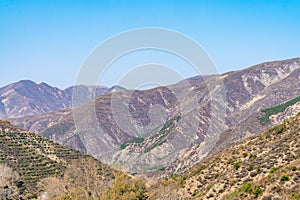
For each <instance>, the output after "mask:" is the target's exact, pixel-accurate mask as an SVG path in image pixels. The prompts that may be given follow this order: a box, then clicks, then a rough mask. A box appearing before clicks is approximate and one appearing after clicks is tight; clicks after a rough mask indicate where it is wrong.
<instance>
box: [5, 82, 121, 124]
mask: <svg viewBox="0 0 300 200" xmlns="http://www.w3.org/2000/svg"><path fill="white" fill-rule="evenodd" d="M75 88H76V92H77V97H78V98H77V99H76V100H77V101H76V105H75V106H80V105H83V104H85V103H87V102H89V101H91V100H93V99H94V98H95V97H97V96H100V95H102V94H104V93H108V92H112V91H118V90H123V89H124V88H122V87H120V86H113V87H111V88H107V87H104V86H85V85H77V86H71V87H69V88H66V89H64V90H61V89H59V88H56V87H52V86H50V85H48V84H46V83H39V84H37V83H35V82H33V81H30V80H22V81H19V82H16V83H12V84H10V85H7V86H5V87H2V88H0V119H6V118H16V117H22V116H26V115H37V114H43V113H48V112H51V111H56V110H61V109H64V108H71V107H72V106H73V104H72V98H73V91H74V89H75Z"/></svg>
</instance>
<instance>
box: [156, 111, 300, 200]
mask: <svg viewBox="0 0 300 200" xmlns="http://www.w3.org/2000/svg"><path fill="white" fill-rule="evenodd" d="M299 136H300V114H298V115H297V116H295V117H292V118H290V119H289V120H287V121H285V122H284V123H282V124H280V125H278V126H275V127H273V128H271V129H269V130H268V131H265V132H264V133H262V134H260V135H257V136H253V137H251V138H248V139H246V140H243V141H241V142H239V143H237V144H235V145H233V146H231V147H229V148H227V149H225V150H223V151H221V152H219V153H217V154H216V155H214V156H212V157H211V158H209V159H207V160H205V161H204V162H202V163H201V164H200V165H197V166H195V167H194V168H193V169H192V170H190V171H188V172H187V173H185V174H183V175H173V176H171V177H170V178H165V179H163V180H161V181H159V183H158V184H156V185H154V186H153V187H152V189H151V190H150V191H151V192H150V199H164V198H165V197H168V198H169V199H255V198H257V199H299V198H300V138H299ZM168 191H169V192H168Z"/></svg>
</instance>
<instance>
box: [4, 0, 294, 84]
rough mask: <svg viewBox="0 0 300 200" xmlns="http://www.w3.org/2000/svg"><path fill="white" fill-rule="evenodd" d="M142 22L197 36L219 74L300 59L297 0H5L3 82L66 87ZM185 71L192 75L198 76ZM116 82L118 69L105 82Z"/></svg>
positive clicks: (143, 25) (196, 39) (142, 23)
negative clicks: (89, 60) (103, 46)
mask: <svg viewBox="0 0 300 200" xmlns="http://www.w3.org/2000/svg"><path fill="white" fill-rule="evenodd" d="M142 27H162V28H167V29H172V30H175V31H178V32H181V33H183V34H185V35H187V36H189V37H191V38H193V39H194V40H195V41H197V42H198V43H199V44H200V45H201V46H202V47H203V48H204V49H205V50H206V51H207V53H208V54H209V56H210V57H211V58H212V60H213V61H214V63H215V64H216V65H217V69H218V70H219V72H226V71H230V70H236V69H241V68H246V67H248V66H251V65H254V64H257V63H260V62H263V61H271V60H280V59H288V58H293V57H300V39H299V35H300V1H297V0H295V1H279V0H277V1H276V0H273V1H259V0H257V1H255V0H253V1H248V0H244V1H232V0H226V1H225V0H224V1H217V0H216V1H208V0H207V1H201V0H198V1H104V0H103V1H93V0H88V1H87V0H82V1H80V0H70V1H68V0H61V1H60V0H49V1H43V0H40V1H37V0H36V1H34V0H27V1H23V0H0V66H1V79H0V87H2V86H4V85H7V84H9V83H11V82H15V81H18V80H21V79H31V80H33V81H36V82H42V81H43V82H47V83H49V84H50V85H53V86H57V87H60V88H66V87H68V86H70V85H72V84H74V82H75V79H76V76H77V74H78V72H79V70H80V66H81V64H82V62H83V61H84V60H85V58H86V57H87V56H88V55H89V53H90V52H91V51H92V50H93V49H94V48H95V47H96V46H97V45H99V44H100V43H101V42H102V41H104V40H105V39H107V38H109V37H111V36H113V35H116V34H118V33H120V32H123V31H126V30H130V29H134V28H142ZM150 54H151V53H150ZM145 55H147V54H145ZM145 55H144V56H145ZM150 57H151V56H150ZM121 68H122V66H121V65H119V66H118V65H116V66H115V69H114V70H115V71H119V70H120V71H122V70H121ZM181 70H183V72H182V73H183V74H184V76H185V77H188V76H192V75H193V71H192V70H188V69H186V70H185V69H181ZM118 75H119V74H118ZM115 82H116V79H115V77H113V74H112V75H107V77H106V79H105V80H103V82H101V84H104V85H113V84H115Z"/></svg>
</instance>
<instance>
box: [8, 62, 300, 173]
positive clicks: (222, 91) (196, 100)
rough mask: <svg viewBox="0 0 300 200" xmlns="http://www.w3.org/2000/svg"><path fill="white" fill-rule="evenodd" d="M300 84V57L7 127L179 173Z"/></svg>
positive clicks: (112, 97) (133, 167)
mask: <svg viewBox="0 0 300 200" xmlns="http://www.w3.org/2000/svg"><path fill="white" fill-rule="evenodd" d="M299 77H300V59H299V58H296V59H290V60H284V61H275V62H267V63H262V64H259V65H256V66H253V67H250V68H247V69H244V70H239V71H233V72H228V73H225V74H222V75H220V76H203V77H193V78H190V79H187V80H184V81H182V82H179V83H177V84H175V85H170V86H165V87H158V88H154V89H150V90H144V91H131V90H123V91H118V92H113V93H107V94H105V95H101V96H100V97H98V98H96V99H95V100H94V101H92V102H90V103H88V104H85V105H83V106H81V107H78V108H76V109H74V110H65V111H59V112H53V113H50V114H45V115H41V116H37V117H32V116H30V117H24V118H19V119H12V122H13V123H14V124H17V125H18V126H20V127H22V128H25V129H28V130H31V131H33V132H38V133H39V134H41V135H44V136H46V137H48V138H50V139H53V140H55V141H57V142H59V143H61V144H66V145H68V146H71V147H73V148H76V149H79V150H81V151H83V152H87V153H89V154H91V155H93V156H95V157H96V158H98V159H100V160H103V161H106V162H109V163H122V164H124V165H125V166H127V167H128V171H131V172H144V171H151V170H157V169H159V170H162V171H164V169H166V168H167V167H168V166H172V167H171V168H167V169H168V170H169V171H167V173H175V172H176V173H178V172H182V171H185V170H187V169H188V168H190V167H191V166H192V165H194V164H196V163H197V162H200V161H201V160H202V159H204V158H205V157H206V156H208V155H210V154H212V153H214V152H216V151H217V150H218V149H215V147H216V144H217V143H221V144H224V146H226V144H227V143H228V142H226V138H227V136H226V134H225V133H228V131H229V132H230V131H231V130H237V129H238V127H239V125H242V124H243V123H244V122H245V121H247V120H248V121H251V117H250V118H249V116H252V120H253V119H255V118H257V117H259V116H260V114H259V113H260V111H261V110H263V109H265V108H269V107H272V106H277V105H279V104H282V103H284V102H287V101H289V100H291V99H293V98H296V97H298V96H300V82H299ZM251 130H254V132H251ZM255 130H256V129H249V130H248V135H251V134H254V133H255V132H256V131H255ZM226 131H227V132H226ZM232 133H233V132H232ZM233 135H235V134H233ZM246 135H247V134H244V132H243V134H240V135H239V138H237V140H240V139H241V138H243V137H245V136H246ZM222 138H225V140H222ZM220 139H221V141H220ZM229 144H231V142H230V141H229ZM221 146H222V145H221ZM178 158H180V159H178ZM178 162H179V163H180V164H178ZM170 163H173V164H170ZM174 166H175V167H174Z"/></svg>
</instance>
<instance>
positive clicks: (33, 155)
mask: <svg viewBox="0 0 300 200" xmlns="http://www.w3.org/2000/svg"><path fill="white" fill-rule="evenodd" d="M115 184H119V185H118V187H116V186H115ZM124 184H127V186H128V187H132V189H134V188H135V187H141V189H140V190H139V189H136V191H137V192H139V191H141V192H143V191H142V189H143V182H142V181H141V180H138V179H137V180H136V179H132V178H130V177H129V176H127V175H126V174H124V173H122V172H118V171H115V170H112V169H111V168H110V167H108V166H107V165H104V164H102V163H100V162H99V161H97V160H95V159H94V158H92V157H90V156H88V155H83V154H81V153H79V152H77V151H75V150H72V149H68V148H65V147H63V146H61V145H59V144H57V143H54V142H52V141H50V140H48V139H46V138H43V137H41V136H39V135H37V134H33V133H29V132H27V131H23V130H20V129H19V128H16V127H14V126H12V125H11V124H10V123H9V122H8V121H1V120H0V198H1V199H21V198H22V199H32V198H36V197H39V196H44V198H45V197H49V198H50V199H59V198H62V199H65V198H71V199H97V198H98V199H100V197H101V199H110V196H109V195H107V193H108V192H109V191H111V190H121V189H122V187H125V186H123V185H124ZM135 184H136V185H137V186H135ZM128 190H130V189H128ZM137 192H136V193H137ZM134 194H135V193H133V194H131V195H134ZM138 195H140V194H138ZM123 197H124V198H126V192H124V194H122V198H123ZM127 197H128V196H127ZM132 199H134V198H132Z"/></svg>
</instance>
